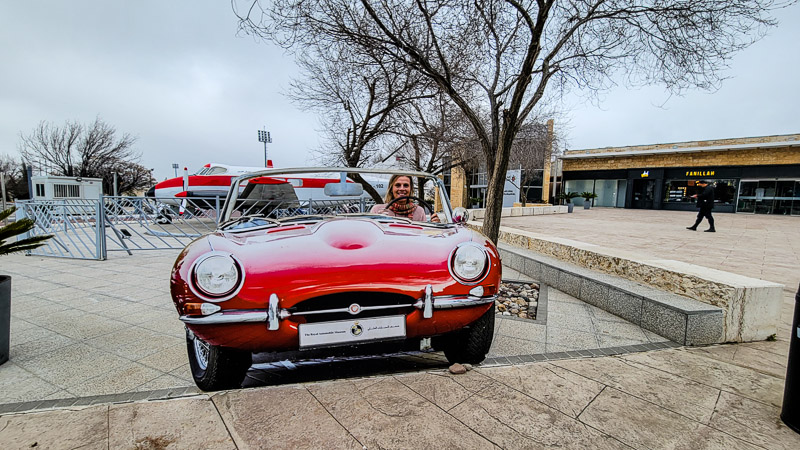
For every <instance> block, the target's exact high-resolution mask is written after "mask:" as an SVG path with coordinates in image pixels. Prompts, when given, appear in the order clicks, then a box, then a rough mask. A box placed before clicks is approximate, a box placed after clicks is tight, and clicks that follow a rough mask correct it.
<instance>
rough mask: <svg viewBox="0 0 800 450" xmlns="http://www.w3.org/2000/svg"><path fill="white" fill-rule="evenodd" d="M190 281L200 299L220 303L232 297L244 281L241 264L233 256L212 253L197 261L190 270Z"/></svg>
mask: <svg viewBox="0 0 800 450" xmlns="http://www.w3.org/2000/svg"><path fill="white" fill-rule="evenodd" d="M192 281H193V283H192V284H193V285H194V287H196V288H197V290H198V291H199V292H196V294H200V296H201V297H204V298H205V299H207V300H209V301H212V302H220V301H223V300H227V299H229V298H231V297H233V296H234V295H235V294H236V292H237V291H238V289H239V288H240V287H241V286H242V283H243V281H244V273H243V272H242V267H241V264H239V261H237V260H236V258H234V257H233V255H230V254H228V253H223V252H212V253H209V254H207V255H205V256H202V257H201V258H200V259H198V260H197V261H196V262H195V264H194V267H193V268H192Z"/></svg>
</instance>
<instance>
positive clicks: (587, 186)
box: [564, 180, 594, 206]
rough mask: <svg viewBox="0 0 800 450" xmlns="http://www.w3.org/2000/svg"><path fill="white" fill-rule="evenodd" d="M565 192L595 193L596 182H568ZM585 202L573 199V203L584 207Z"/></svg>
mask: <svg viewBox="0 0 800 450" xmlns="http://www.w3.org/2000/svg"><path fill="white" fill-rule="evenodd" d="M564 192H577V193H579V194H580V193H581V192H594V180H567V182H566V183H565V185H564ZM583 202H584V200H583V199H582V198H580V197H577V198H573V199H572V203H574V204H575V205H577V206H583Z"/></svg>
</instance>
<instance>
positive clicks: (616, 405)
mask: <svg viewBox="0 0 800 450" xmlns="http://www.w3.org/2000/svg"><path fill="white" fill-rule="evenodd" d="M579 419H580V420H581V422H583V423H585V424H587V425H589V426H591V427H593V428H595V429H597V430H600V431H601V432H603V433H606V434H608V435H610V436H613V437H614V438H616V439H619V440H620V441H622V442H623V443H625V444H627V445H630V446H631V447H634V448H686V449H696V448H720V449H723V448H724V449H756V448H759V447H757V446H755V445H753V444H752V443H749V442H746V441H743V440H740V439H737V438H735V437H732V436H731V435H729V434H726V433H723V432H720V431H718V430H715V429H713V428H711V427H708V426H706V425H703V424H701V423H699V422H696V421H693V420H691V419H689V418H687V417H684V416H681V415H679V414H676V413H674V412H672V411H668V410H667V409H664V408H661V407H659V406H657V405H654V404H653V403H650V402H646V401H644V400H641V399H638V398H636V397H634V396H632V395H630V394H627V393H625V392H621V391H618V390H616V389H613V388H606V389H604V390H603V391H602V392H601V393H600V395H598V396H597V398H595V399H594V401H593V402H592V403H591V405H589V406H588V407H587V408H586V410H585V411H584V412H583V413H581V415H580V417H579Z"/></svg>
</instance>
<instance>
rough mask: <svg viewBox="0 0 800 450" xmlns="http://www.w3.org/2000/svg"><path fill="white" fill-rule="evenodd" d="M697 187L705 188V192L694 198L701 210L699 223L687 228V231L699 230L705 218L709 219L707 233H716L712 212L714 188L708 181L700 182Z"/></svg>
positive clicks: (698, 217) (698, 218) (698, 215)
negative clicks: (698, 227)
mask: <svg viewBox="0 0 800 450" xmlns="http://www.w3.org/2000/svg"><path fill="white" fill-rule="evenodd" d="M697 185H698V186H700V187H701V188H703V192H702V193H701V194H700V195H697V194H695V195H693V196H692V198H696V199H697V207H698V208H700V211H699V212H698V213H697V221H696V222H695V223H694V225H692V226H690V227H686V229H687V230H697V226H698V225H700V222H702V221H703V217H705V218H706V219H708V229H707V230H705V231H706V232H707V233H714V232H716V231H717V230H715V229H714V218H713V217H711V210H712V209H714V188H712V187H711V185H710V184H709V183H708V181H706V180H702V181H698V182H697Z"/></svg>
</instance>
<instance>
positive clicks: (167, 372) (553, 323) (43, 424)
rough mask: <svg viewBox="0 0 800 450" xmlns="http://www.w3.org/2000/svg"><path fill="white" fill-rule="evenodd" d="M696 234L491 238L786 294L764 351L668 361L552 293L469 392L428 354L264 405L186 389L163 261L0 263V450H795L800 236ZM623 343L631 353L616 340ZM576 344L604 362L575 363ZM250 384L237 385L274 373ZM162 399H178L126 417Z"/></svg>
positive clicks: (590, 223) (544, 226) (675, 227)
mask: <svg viewBox="0 0 800 450" xmlns="http://www.w3.org/2000/svg"><path fill="white" fill-rule="evenodd" d="M693 217H694V215H693V214H692V213H687V212H669V211H635V210H614V209H601V208H596V209H592V210H588V211H587V210H582V209H576V210H575V212H574V213H573V214H563V215H552V216H529V217H521V218H517V217H514V218H507V219H504V221H503V225H504V226H508V227H512V228H517V229H521V230H529V231H536V232H537V233H541V234H549V235H552V236H558V237H565V238H570V239H574V240H579V241H584V242H591V243H593V244H597V245H601V246H614V247H617V248H624V249H628V250H631V251H636V252H642V253H646V254H650V255H657V256H663V257H664V258H669V259H675V260H680V261H687V262H691V263H694V264H698V265H705V266H708V267H713V268H716V269H720V270H726V271H730V272H733V273H739V274H742V275H747V276H750V277H755V278H762V279H766V280H769V281H774V282H778V283H782V284H784V285H785V286H786V289H785V291H784V294H785V295H784V300H785V301H784V309H783V315H782V323H781V325H780V327H779V330H780V331H779V333H778V336H777V341H775V342H755V343H747V344H738V345H717V346H709V347H697V348H669V347H674V345H672V346H670V345H664V340H663V338H660V337H658V336H655V335H652V333H650V334H649V335H648V334H647V333H649V332H645V331H644V330H641V329H638V327H635V326H633V325H631V324H627V325H626V324H625V323H624V321H621V320H620V319H618V318H615V317H614V316H610V315H607V313H604V311H601V310H597V309H596V308H594V307H591V306H589V305H586V304H583V303H582V302H580V301H578V300H576V299H574V298H571V297H569V296H567V295H566V294H563V293H560V292H558V291H552V290H551V292H549V293H548V295H547V300H546V301H547V303H546V304H545V305H546V306H545V308H544V311H543V313H544V314H542V316H543V318H544V320H537V321H536V322H524V321H521V320H519V321H511V320H507V321H502V322H500V325H498V327H497V330H496V334H495V346H493V349H492V352H493V353H492V354H490V358H489V359H488V360H487V364H484V365H481V366H478V367H477V368H476V369H475V370H473V371H471V372H468V373H467V374H466V375H450V374H448V373H447V372H446V370H445V367H446V365H445V364H443V363H442V361H441V360H440V359H439V360H438V361H437V360H436V356H435V354H422V355H401V356H395V357H393V358H394V359H414V358H416V359H425V358H428V359H432V362H429V363H427V364H417V365H413V364H412V365H410V366H407V367H406V369H403V366H398V367H399V369H398V370H394V371H390V373H388V374H385V372H382V371H376V372H375V373H374V374H373V375H369V376H363V375H362V376H358V377H355V378H353V377H350V378H346V379H334V378H340V377H331V378H329V379H328V381H317V382H303V383H300V384H297V383H291V373H288V372H284V373H278V376H277V378H279V381H278V383H277V384H278V385H277V386H265V387H257V388H249V389H244V390H240V391H233V392H223V393H217V394H214V395H207V394H201V393H198V392H197V391H196V390H195V389H193V388H191V381H190V377H189V375H188V372H187V369H186V359H185V358H186V356H185V344H184V343H183V338H182V327H181V325H180V323H179V322H178V321H177V320H176V317H175V312H174V309H172V306H171V304H170V302H169V297H168V294H166V292H167V291H166V280H167V276H168V273H166V272H165V270H168V269H165V267H167V268H168V267H169V263H170V261H171V260H172V259H174V257H175V252H152V253H146V254H142V253H139V254H136V255H134V256H132V257H129V256H127V255H124V254H113V255H111V257H110V259H109V261H104V262H95V261H80V262H70V261H65V260H53V259H41V258H33V257H22V256H11V257H8V258H5V259H3V260H2V264H3V265H2V269H0V271H2V272H3V273H11V274H12V275H14V281H13V285H14V288H13V289H14V299H13V300H12V301H13V302H14V304H13V306H12V315H13V317H14V319H12V320H13V322H12V352H11V358H12V359H11V361H9V362H8V363H6V364H5V365H3V366H0V396H2V398H0V414H3V415H2V416H0V447H2V448H29V447H30V446H31V445H32V444H33V443H34V442H36V443H37V445H38V446H39V447H43V448H73V447H76V446H78V445H79V444H81V445H86V446H87V447H103V448H105V447H110V448H128V447H141V448H147V447H146V445H151V446H152V445H156V444H158V443H160V445H163V446H166V445H169V444H172V445H175V446H176V447H177V448H201V447H202V448H237V447H238V448H259V447H264V446H267V445H268V446H270V447H288V448H293V447H309V448H310V447H323V446H324V447H352V448H362V447H366V448H373V447H383V448H398V447H422V448H429V447H462V448H473V447H479V448H484V447H486V448H490V447H502V448H510V447H543V446H550V445H553V446H556V445H558V446H563V447H567V448H577V447H580V448H590V447H591V448H594V447H613V448H675V447H681V448H708V447H714V448H721V447H724V448H798V447H799V446H800V435H798V434H796V433H794V432H793V431H791V430H789V429H788V428H787V427H786V426H785V425H783V424H782V422H781V421H780V419H779V418H778V414H779V412H780V406H781V401H782V395H783V377H784V374H785V367H786V355H787V351H788V337H789V333H790V330H789V328H790V325H791V324H790V321H791V317H792V316H791V315H792V311H793V307H794V292H795V291H796V289H797V284H798V281H799V280H800V271H798V270H797V267H798V262H800V233H797V230H798V229H800V218H796V217H776V216H745V215H731V214H718V215H717V223H718V225H717V230H718V233H716V234H711V233H698V232H690V231H687V230H685V228H684V227H685V226H687V224H691V221H692V219H693ZM793 268H794V269H793ZM504 277H506V278H520V277H522V276H521V275H520V274H517V273H514V272H512V271H506V272H505V273H504ZM110 292H113V293H114V294H113V295H110V294H109V293H110ZM165 294H166V296H165ZM20 297H23V298H24V300H23V299H21V298H20ZM67 298H69V299H70V300H69V304H66V303H67V302H66V301H64V299H67ZM604 314H606V315H604ZM608 316H610V317H608ZM509 324H510V325H509ZM587 324H589V325H591V327H590V328H588V329H587ZM506 325H509V327H508V328H507V329H506V328H505V327H506ZM625 333H627V334H625ZM142 336H144V338H142ZM622 336H625V337H622ZM630 336H638V338H636V339H639V341H638V342H639V343H638V344H632V343H631V342H629V341H625V340H622V341H621V340H619V338H622V339H629V338H630ZM15 338H16V341H15ZM549 338H552V339H557V338H560V339H561V342H562V343H556V342H555V340H553V341H552V342H551V341H550V340H549ZM578 341H583V342H585V343H588V344H591V345H590V347H589V348H593V349H602V348H605V349H607V350H609V349H612V351H608V352H606V353H603V352H602V351H600V350H594V351H590V350H580V351H578V350H575V349H576V347H574V345H576V344H575V343H576V342H578ZM567 343H568V344H567ZM628 344H629V345H628ZM555 346H564V347H563V348H559V347H555ZM584 348H587V347H584ZM659 348H660V350H659ZM523 350H524V351H523ZM609 353H610V354H616V356H605V357H603V356H598V355H603V354H609ZM548 355H549V356H548ZM379 363H380V360H379V362H378V363H377V365H379ZM369 364H372V365H376V363H375V362H374V361H373V362H370V363H369ZM387 365H392V364H387ZM266 366H269V364H264V365H262V368H261V369H259V368H258V367H257V368H256V370H254V371H251V372H253V373H254V374H255V375H256V376H258V374H259V373H268V374H274V373H276V372H274V371H272V372H271V371H270V370H272V369H268V368H267V367H266ZM259 370H260V372H259ZM316 379H319V377H317V378H316ZM272 380H274V378H272ZM298 381H306V380H303V379H300V380H298ZM287 382H288V383H290V384H282V383H287ZM268 384H269V383H268ZM125 393H127V394H125ZM99 394H107V395H108V396H107V397H97V395H99ZM120 395H123V396H124V395H127V396H128V397H127V399H125V398H124V397H120ZM166 397H178V398H176V399H173V400H169V401H160V402H159V401H146V402H145V401H136V400H143V399H147V398H151V399H155V398H166ZM68 399H72V403H73V406H71V407H68V408H64V407H63V406H64V405H65V402H67V403H68V402H69V400H68ZM27 402H30V403H27ZM89 404H93V405H92V406H88V407H87V406H81V405H89ZM276 405H280V407H276ZM53 408H55V409H53ZM23 411H27V412H26V413H23ZM287 411H291V412H292V414H291V415H287V414H286V412H287ZM309 423H316V424H317V425H316V427H317V428H318V429H319V431H318V432H315V433H309V432H308V424H309ZM187 424H193V425H187ZM398 430H402V432H399V431H398Z"/></svg>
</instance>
